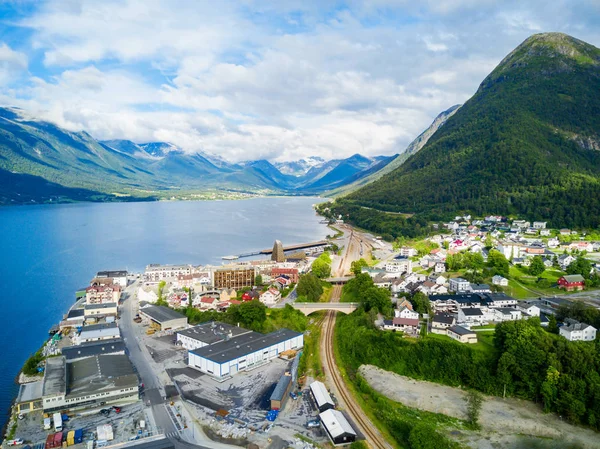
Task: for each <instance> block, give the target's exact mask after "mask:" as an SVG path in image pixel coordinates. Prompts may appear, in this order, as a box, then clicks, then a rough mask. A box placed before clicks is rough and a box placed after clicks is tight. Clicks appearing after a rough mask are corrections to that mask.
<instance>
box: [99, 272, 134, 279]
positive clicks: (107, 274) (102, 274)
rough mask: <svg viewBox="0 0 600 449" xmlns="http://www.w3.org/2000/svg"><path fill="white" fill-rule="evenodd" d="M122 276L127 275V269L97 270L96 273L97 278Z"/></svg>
mask: <svg viewBox="0 0 600 449" xmlns="http://www.w3.org/2000/svg"><path fill="white" fill-rule="evenodd" d="M123 276H127V271H123V270H120V271H98V273H96V277H99V278H121V277H123Z"/></svg>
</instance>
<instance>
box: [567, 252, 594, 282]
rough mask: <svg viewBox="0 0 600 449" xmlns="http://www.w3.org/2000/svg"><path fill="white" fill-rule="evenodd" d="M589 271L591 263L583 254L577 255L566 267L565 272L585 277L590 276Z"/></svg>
mask: <svg viewBox="0 0 600 449" xmlns="http://www.w3.org/2000/svg"><path fill="white" fill-rule="evenodd" d="M591 271H592V263H591V262H590V261H589V260H587V259H586V258H585V257H583V256H579V257H577V259H575V261H574V262H572V263H571V264H570V265H569V266H568V267H567V274H580V275H582V276H583V277H584V278H586V279H588V278H589V277H590V273H591Z"/></svg>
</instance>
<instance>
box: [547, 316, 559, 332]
mask: <svg viewBox="0 0 600 449" xmlns="http://www.w3.org/2000/svg"><path fill="white" fill-rule="evenodd" d="M548 332H550V333H552V334H558V323H557V321H556V317H555V316H554V315H550V317H549V318H548Z"/></svg>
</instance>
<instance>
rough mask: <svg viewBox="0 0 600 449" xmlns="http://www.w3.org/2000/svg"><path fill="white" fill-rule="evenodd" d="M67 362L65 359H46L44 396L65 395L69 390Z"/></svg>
mask: <svg viewBox="0 0 600 449" xmlns="http://www.w3.org/2000/svg"><path fill="white" fill-rule="evenodd" d="M66 365H67V362H66V360H65V358H64V357H50V358H48V359H46V368H45V369H44V385H43V387H42V395H43V396H51V395H56V394H64V393H65V392H66V390H67V385H66V381H65V375H66Z"/></svg>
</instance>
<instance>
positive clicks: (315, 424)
mask: <svg viewBox="0 0 600 449" xmlns="http://www.w3.org/2000/svg"><path fill="white" fill-rule="evenodd" d="M320 425H321V422H320V421H319V420H318V419H313V420H312V421H309V422H307V423H306V427H308V428H309V429H310V428H313V427H319V426H320Z"/></svg>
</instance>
